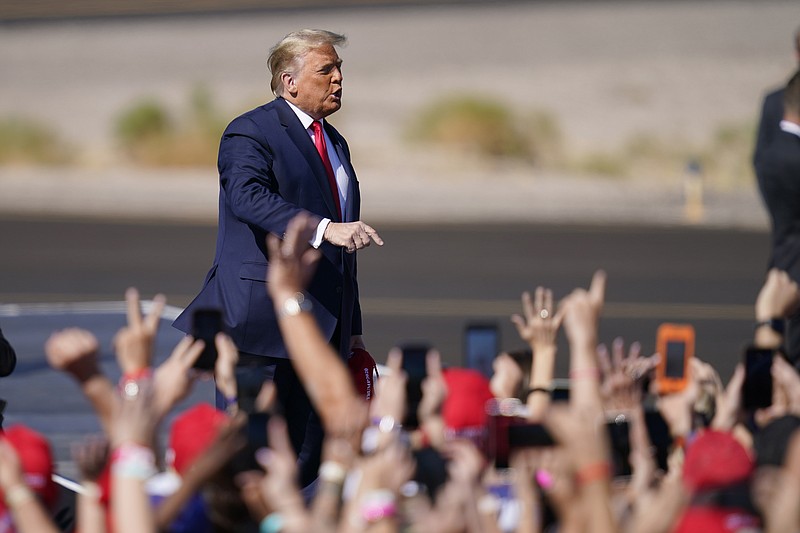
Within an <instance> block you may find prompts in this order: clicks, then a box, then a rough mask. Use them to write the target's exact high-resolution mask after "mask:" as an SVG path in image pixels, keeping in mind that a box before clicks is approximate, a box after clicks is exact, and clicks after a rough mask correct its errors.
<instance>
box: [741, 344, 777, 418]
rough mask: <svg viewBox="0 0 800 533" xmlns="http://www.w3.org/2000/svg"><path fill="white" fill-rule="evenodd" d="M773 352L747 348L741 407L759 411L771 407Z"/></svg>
mask: <svg viewBox="0 0 800 533" xmlns="http://www.w3.org/2000/svg"><path fill="white" fill-rule="evenodd" d="M774 357H775V352H774V350H771V349H761V348H748V349H747V351H746V352H745V359H744V385H743V386H742V407H744V408H745V409H761V408H764V407H769V406H770V405H772V359H773V358H774Z"/></svg>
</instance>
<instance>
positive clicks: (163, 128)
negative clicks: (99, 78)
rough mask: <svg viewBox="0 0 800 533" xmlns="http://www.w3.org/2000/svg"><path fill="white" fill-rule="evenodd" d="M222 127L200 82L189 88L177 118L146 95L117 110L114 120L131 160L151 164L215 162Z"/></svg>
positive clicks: (210, 99) (204, 164) (222, 122)
mask: <svg viewBox="0 0 800 533" xmlns="http://www.w3.org/2000/svg"><path fill="white" fill-rule="evenodd" d="M224 128H225V122H224V120H223V119H221V118H220V116H219V114H218V113H217V112H216V110H215V108H214V105H213V100H212V97H211V94H210V93H209V92H208V91H207V90H206V89H205V88H204V87H202V86H199V87H196V88H195V89H194V90H193V91H192V93H191V94H190V95H189V105H188V106H187V109H186V110H185V111H184V112H183V113H182V114H179V115H178V116H177V118H176V119H173V118H172V116H171V115H170V114H169V113H168V112H167V109H166V107H165V106H163V105H162V104H160V103H159V102H157V101H155V100H153V99H145V100H141V101H139V102H137V103H135V104H133V105H132V106H130V107H129V108H128V109H126V110H124V111H123V112H122V113H120V114H119V116H118V117H117V120H116V124H115V129H116V132H117V137H118V138H119V141H120V142H121V145H122V148H123V150H124V151H125V153H126V154H127V156H128V157H129V158H130V159H131V161H132V162H133V163H136V164H141V165H150V166H198V165H202V166H206V165H214V164H215V162H216V159H217V148H218V146H219V139H220V136H221V135H222V131H223V130H224Z"/></svg>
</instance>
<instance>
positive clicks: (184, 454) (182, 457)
mask: <svg viewBox="0 0 800 533" xmlns="http://www.w3.org/2000/svg"><path fill="white" fill-rule="evenodd" d="M227 418H228V417H227V416H226V415H225V413H223V412H222V411H220V410H219V409H216V408H214V407H212V406H211V405H209V404H207V403H198V404H197V405H195V406H194V407H192V408H190V409H187V410H186V411H184V412H183V413H181V414H180V415H179V416H178V417H177V418H176V419H175V421H174V422H173V423H172V429H171V430H170V434H169V449H170V453H169V454H168V455H169V459H168V460H169V461H170V463H171V465H172V467H173V468H174V469H175V471H176V472H178V474H179V475H181V476H183V475H184V472H186V471H187V470H188V469H189V468H190V467H191V465H192V464H193V463H194V461H195V460H196V459H197V458H198V457H199V456H200V455H201V454H202V453H203V452H205V451H206V450H207V449H208V448H209V446H211V444H212V443H213V442H214V439H215V438H216V437H217V434H218V433H219V430H220V428H221V427H222V425H223V424H224V423H225V421H226V420H227Z"/></svg>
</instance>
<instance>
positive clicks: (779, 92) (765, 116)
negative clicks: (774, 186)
mask: <svg viewBox="0 0 800 533" xmlns="http://www.w3.org/2000/svg"><path fill="white" fill-rule="evenodd" d="M794 53H795V58H796V59H797V64H798V66H800V28H798V29H797V31H796V32H795V34H794ZM783 92H784V87H779V88H777V89H775V90H774V91H772V92H770V93H768V94H767V95H766V96H765V97H764V102H763V103H762V105H761V117H760V119H759V121H758V133H757V135H756V147H755V151H754V153H753V163H754V164H755V165H758V162H759V159H760V158H761V155H762V154H763V152H764V149H765V148H766V147H767V146H768V145H769V144H770V143H771V142H772V139H774V138H775V134H776V133H777V132H778V131H780V128H779V126H778V125H779V123H780V121H781V120H783Z"/></svg>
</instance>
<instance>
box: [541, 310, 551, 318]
mask: <svg viewBox="0 0 800 533" xmlns="http://www.w3.org/2000/svg"><path fill="white" fill-rule="evenodd" d="M549 316H550V311H548V310H547V309H542V310H541V311H539V317H540V318H547V317H549Z"/></svg>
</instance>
